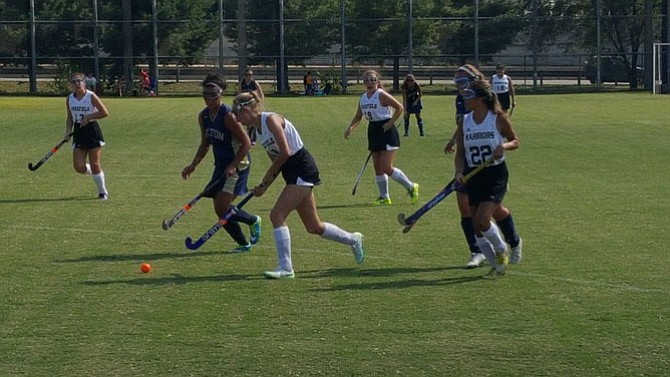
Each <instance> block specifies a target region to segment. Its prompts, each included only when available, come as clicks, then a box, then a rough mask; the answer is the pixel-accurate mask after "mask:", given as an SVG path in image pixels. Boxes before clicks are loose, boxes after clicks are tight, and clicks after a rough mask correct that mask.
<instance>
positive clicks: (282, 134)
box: [233, 92, 364, 279]
mask: <svg viewBox="0 0 670 377" xmlns="http://www.w3.org/2000/svg"><path fill="white" fill-rule="evenodd" d="M233 107H234V110H235V113H236V114H237V118H238V119H239V120H240V122H242V123H243V124H244V125H246V126H247V127H253V128H254V129H256V131H257V134H258V143H259V144H260V145H262V146H263V148H264V149H265V151H266V152H267V154H268V156H269V157H270V160H271V161H272V164H271V165H270V167H269V168H268V171H267V172H266V173H265V176H263V180H262V181H261V183H260V184H259V185H258V186H256V187H255V188H254V189H253V193H254V195H255V196H261V195H263V194H264V193H265V191H266V190H267V189H268V187H270V185H271V184H272V182H274V181H275V179H276V178H277V176H279V174H280V173H281V175H282V177H283V178H284V182H285V186H284V189H283V190H282V192H281V194H280V195H279V198H278V199H277V202H276V203H275V205H274V207H272V210H271V211H270V220H271V221H272V226H273V228H274V237H275V244H276V246H277V259H278V266H277V268H276V269H275V270H271V271H266V272H265V276H266V277H267V278H269V279H284V278H293V277H295V272H294V270H293V261H292V259H291V233H290V232H289V229H288V225H287V224H286V219H287V217H288V215H289V214H290V213H291V212H293V211H297V212H298V215H299V216H300V219H301V220H302V223H303V224H304V226H305V229H307V232H309V233H311V234H317V235H320V236H321V237H323V238H325V239H329V240H332V241H335V242H339V243H341V244H345V245H348V246H350V247H351V250H352V252H353V254H354V260H355V261H356V263H359V264H360V263H363V259H364V253H363V235H362V234H361V233H358V232H356V233H349V232H347V231H344V230H342V229H341V228H340V227H338V226H337V225H334V224H330V223H327V222H323V221H321V219H320V218H319V214H318V212H317V210H316V200H315V199H314V193H313V192H312V189H313V188H314V186H316V185H318V184H320V183H321V181H320V179H319V169H318V168H317V166H316V162H315V161H314V158H312V155H311V154H310V153H309V151H308V150H307V149H306V148H305V146H304V144H303V142H302V139H301V138H300V135H299V134H298V131H297V130H296V128H295V127H294V126H293V124H292V123H291V122H290V121H289V120H288V119H286V118H284V117H283V116H281V115H279V114H277V113H273V112H264V111H262V109H263V103H262V100H261V99H260V98H259V97H258V96H257V95H256V93H254V92H247V93H240V94H238V95H237V96H236V97H235V100H234V102H233Z"/></svg>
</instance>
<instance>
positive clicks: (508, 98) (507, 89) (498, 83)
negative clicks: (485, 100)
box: [491, 63, 516, 112]
mask: <svg viewBox="0 0 670 377" xmlns="http://www.w3.org/2000/svg"><path fill="white" fill-rule="evenodd" d="M491 87H492V89H493V93H495V94H496V95H497V96H498V101H499V102H500V107H502V109H503V110H504V111H505V112H507V111H508V110H509V109H513V108H514V107H516V95H515V93H514V84H513V83H512V78H510V77H509V76H508V75H507V74H506V73H505V65H504V64H502V63H501V64H498V65H496V74H495V75H493V76H491Z"/></svg>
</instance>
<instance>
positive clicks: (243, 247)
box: [233, 244, 251, 253]
mask: <svg viewBox="0 0 670 377" xmlns="http://www.w3.org/2000/svg"><path fill="white" fill-rule="evenodd" d="M247 251H251V244H248V245H239V246H238V247H236V248H234V249H233V253H246V252H247Z"/></svg>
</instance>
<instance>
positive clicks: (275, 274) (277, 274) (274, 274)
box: [263, 268, 295, 279]
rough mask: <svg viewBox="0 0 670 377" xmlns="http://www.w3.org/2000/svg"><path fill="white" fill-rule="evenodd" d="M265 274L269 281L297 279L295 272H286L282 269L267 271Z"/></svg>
mask: <svg viewBox="0 0 670 377" xmlns="http://www.w3.org/2000/svg"><path fill="white" fill-rule="evenodd" d="M263 274H264V275H265V277H266V278H268V279H293V278H294V277H295V272H293V271H286V270H284V269H281V268H278V269H276V270H274V271H265V272H264V273H263Z"/></svg>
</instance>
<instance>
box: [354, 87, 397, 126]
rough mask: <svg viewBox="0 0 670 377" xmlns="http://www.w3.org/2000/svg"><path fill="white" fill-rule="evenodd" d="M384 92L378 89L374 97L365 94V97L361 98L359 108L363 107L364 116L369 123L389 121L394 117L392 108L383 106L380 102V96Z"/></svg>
mask: <svg viewBox="0 0 670 377" xmlns="http://www.w3.org/2000/svg"><path fill="white" fill-rule="evenodd" d="M382 92H383V90H381V89H377V90H376V91H375V92H374V94H373V95H372V97H368V94H367V93H363V95H362V96H361V100H360V102H359V106H360V107H361V112H363V116H365V118H366V119H367V120H368V121H369V122H377V121H380V120H387V119H391V116H393V113H392V112H391V108H390V107H388V106H383V105H382V104H381V102H380V101H379V95H380V94H381V93H382Z"/></svg>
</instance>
